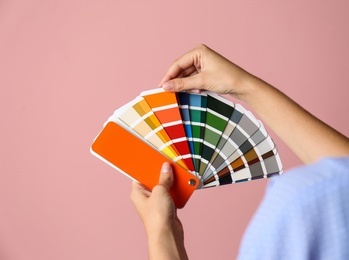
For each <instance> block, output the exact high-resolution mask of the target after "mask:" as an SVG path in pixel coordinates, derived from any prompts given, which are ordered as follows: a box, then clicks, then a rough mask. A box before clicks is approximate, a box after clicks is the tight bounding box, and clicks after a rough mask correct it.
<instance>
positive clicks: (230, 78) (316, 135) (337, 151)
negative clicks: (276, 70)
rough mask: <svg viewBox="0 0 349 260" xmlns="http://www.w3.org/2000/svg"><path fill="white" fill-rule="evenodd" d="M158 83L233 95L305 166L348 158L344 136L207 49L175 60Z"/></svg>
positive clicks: (348, 146) (176, 88)
mask: <svg viewBox="0 0 349 260" xmlns="http://www.w3.org/2000/svg"><path fill="white" fill-rule="evenodd" d="M160 85H161V86H162V87H163V88H164V89H165V90H167V91H183V90H187V91H188V90H189V91H194V92H198V91H201V90H210V91H214V92H218V93H221V94H231V95H233V96H234V97H236V98H238V99H240V100H242V101H244V102H246V103H247V104H249V105H250V106H251V107H252V108H253V109H254V110H255V111H256V113H258V115H259V116H260V117H261V118H262V120H263V121H265V122H266V123H267V124H268V125H269V127H270V128H271V129H272V130H273V131H274V132H275V133H276V134H277V135H278V136H279V137H280V138H281V139H282V140H283V141H284V142H285V143H286V144H287V145H288V146H289V147H290V148H291V149H292V150H293V152H294V153H295V154H296V155H297V156H298V157H299V158H300V159H301V160H302V161H303V162H305V163H312V162H315V161H317V160H319V159H320V158H322V157H325V156H345V155H349V139H348V138H347V137H346V136H344V135H342V134H340V133H339V132H337V131H336V130H335V129H333V128H331V127H330V126H328V125H327V124H325V123H324V122H322V121H321V120H319V119H317V118H316V117H314V116H313V115H311V114H310V113H309V112H307V111H306V110H305V109H303V108H302V107H301V106H299V105H298V104H297V103H296V102H294V101H293V100H291V99H290V98H289V97H287V96H286V95H285V94H283V93H282V92H280V91H279V90H277V89H276V88H274V87H273V86H271V85H270V84H268V83H266V82H264V81H263V80H261V79H259V78H257V77H255V76H253V75H252V74H250V73H248V72H246V71H245V70H243V69H242V68H240V67H238V66H237V65H235V64H234V63H232V62H230V61H229V60H227V59H226V58H224V57H223V56H221V55H219V54H218V53H216V52H214V51H213V50H211V49H210V48H208V47H206V46H205V45H200V46H199V47H198V48H196V49H194V50H192V51H190V52H188V53H187V54H185V55H183V56H182V57H180V58H179V59H178V60H176V61H175V62H174V63H173V64H172V66H171V67H170V68H169V70H168V71H167V73H166V74H165V76H164V78H163V79H162V81H161V83H160ZM266 100H267V101H268V102H266Z"/></svg>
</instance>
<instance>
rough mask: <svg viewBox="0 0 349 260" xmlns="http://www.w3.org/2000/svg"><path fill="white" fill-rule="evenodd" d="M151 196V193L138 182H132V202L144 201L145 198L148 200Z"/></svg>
mask: <svg viewBox="0 0 349 260" xmlns="http://www.w3.org/2000/svg"><path fill="white" fill-rule="evenodd" d="M150 195H151V192H150V191H149V190H148V189H147V188H145V187H144V186H143V185H142V184H140V183H139V182H136V181H133V182H132V190H131V195H130V196H131V200H132V201H138V200H143V199H144V198H147V197H149V196H150Z"/></svg>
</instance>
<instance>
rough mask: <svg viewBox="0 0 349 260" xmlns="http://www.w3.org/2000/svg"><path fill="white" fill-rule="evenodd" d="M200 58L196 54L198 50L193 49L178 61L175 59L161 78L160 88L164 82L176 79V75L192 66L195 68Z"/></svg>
mask: <svg viewBox="0 0 349 260" xmlns="http://www.w3.org/2000/svg"><path fill="white" fill-rule="evenodd" d="M200 56H201V55H200V54H199V53H198V48H195V49H193V50H191V51H189V52H187V53H186V54H184V55H183V56H182V57H180V58H179V59H177V60H176V61H175V62H174V63H173V64H172V65H171V66H170V68H169V69H168V70H167V72H166V74H165V76H164V77H163V78H162V80H161V82H160V86H161V85H162V84H163V83H164V82H166V81H169V80H171V79H174V78H176V77H178V75H179V74H180V73H181V72H182V71H184V70H186V69H188V68H190V67H192V66H194V67H197V63H198V61H200ZM198 57H199V58H198Z"/></svg>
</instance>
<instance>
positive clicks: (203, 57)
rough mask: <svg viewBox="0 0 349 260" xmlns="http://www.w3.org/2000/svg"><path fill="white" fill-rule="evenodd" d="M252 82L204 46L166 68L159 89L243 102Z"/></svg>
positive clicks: (240, 71) (239, 70)
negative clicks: (209, 93) (212, 94)
mask: <svg viewBox="0 0 349 260" xmlns="http://www.w3.org/2000/svg"><path fill="white" fill-rule="evenodd" d="M256 79H257V78H256V77H254V76H253V75H251V74H250V73H248V72H247V71H245V70H243V69H242V68H240V67H239V66H237V65H235V64H234V63H232V62H231V61H229V60H228V59H226V58H224V57H223V56H222V55H220V54H218V53H217V52H215V51H213V50H212V49H210V48H209V47H207V46H206V45H199V46H198V47H197V48H195V49H193V50H191V51H190V52H188V53H186V54H184V55H183V56H182V57H180V58H179V59H177V60H176V61H175V62H174V63H173V64H172V65H171V66H170V68H169V69H168V71H167V72H166V74H165V76H164V77H163V79H162V80H161V82H160V86H162V87H163V89H164V90H166V91H171V92H178V91H190V92H194V93H195V92H200V91H201V90H207V91H212V92H217V93H220V94H232V95H233V96H235V97H236V98H239V99H243V97H244V96H245V95H246V94H247V93H248V92H249V86H252V85H253V84H248V83H249V82H250V81H251V80H256Z"/></svg>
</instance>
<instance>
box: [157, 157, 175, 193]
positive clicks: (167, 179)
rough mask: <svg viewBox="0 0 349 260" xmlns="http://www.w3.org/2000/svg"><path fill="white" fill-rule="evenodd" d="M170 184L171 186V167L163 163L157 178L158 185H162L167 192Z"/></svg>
mask: <svg viewBox="0 0 349 260" xmlns="http://www.w3.org/2000/svg"><path fill="white" fill-rule="evenodd" d="M172 184H173V171H172V167H171V164H170V163H168V162H165V163H163V164H162V168H161V172H160V178H159V185H162V186H164V187H165V188H166V189H167V190H169V189H170V188H171V186H172Z"/></svg>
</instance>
